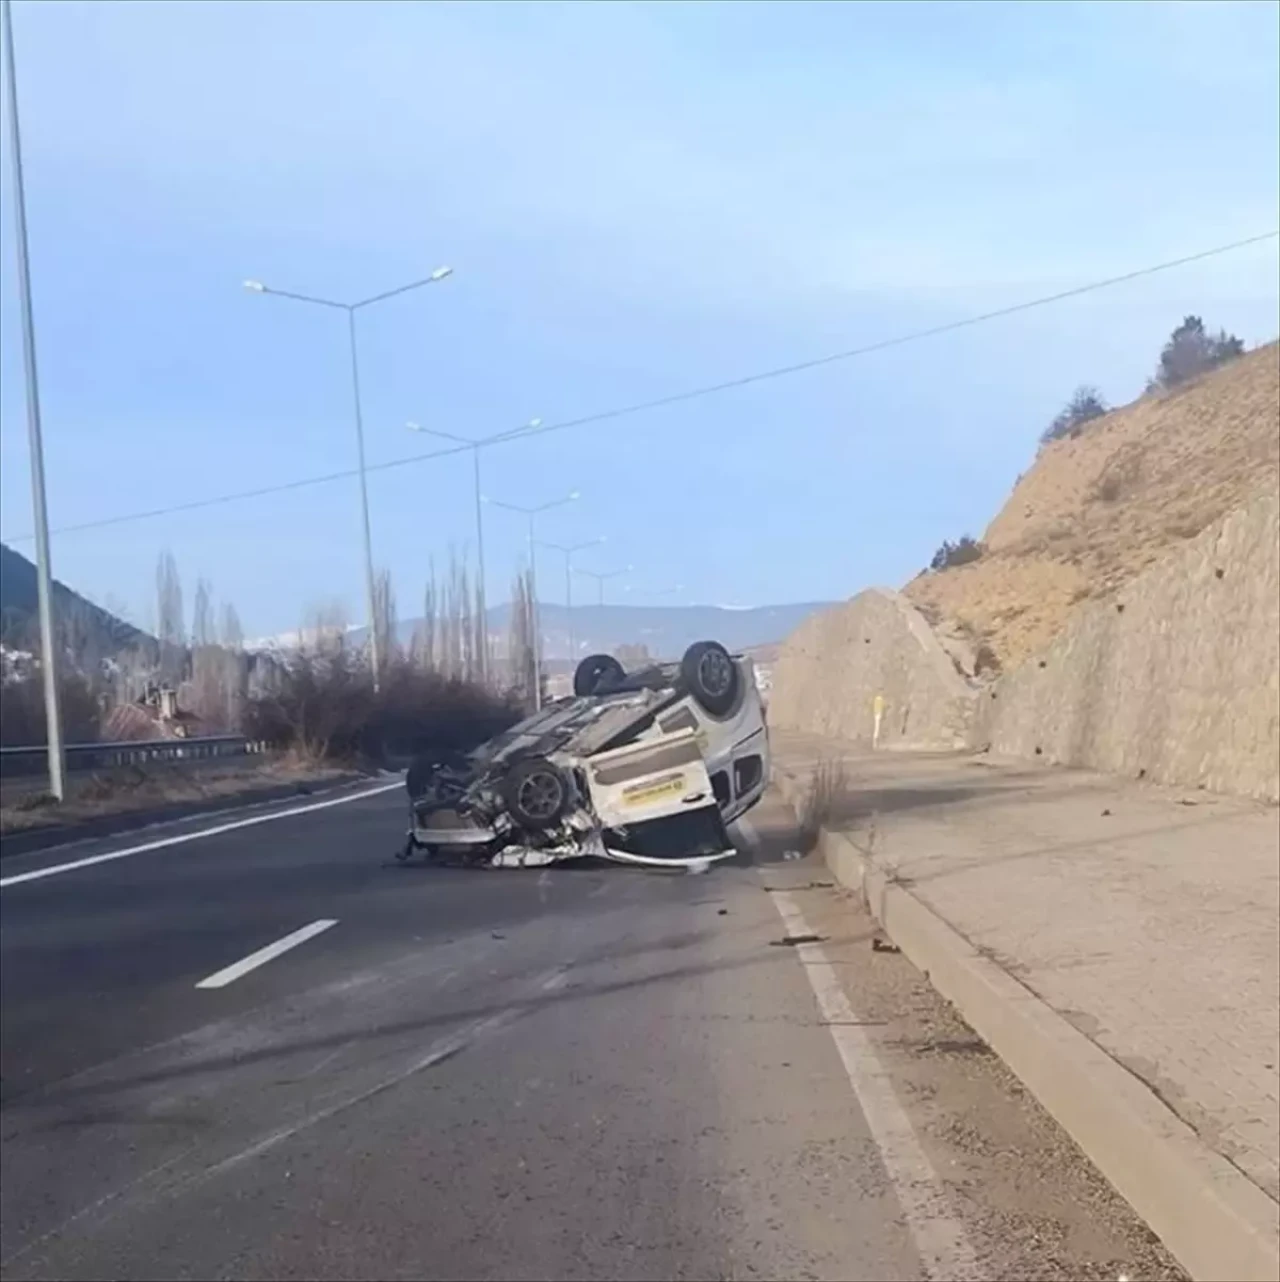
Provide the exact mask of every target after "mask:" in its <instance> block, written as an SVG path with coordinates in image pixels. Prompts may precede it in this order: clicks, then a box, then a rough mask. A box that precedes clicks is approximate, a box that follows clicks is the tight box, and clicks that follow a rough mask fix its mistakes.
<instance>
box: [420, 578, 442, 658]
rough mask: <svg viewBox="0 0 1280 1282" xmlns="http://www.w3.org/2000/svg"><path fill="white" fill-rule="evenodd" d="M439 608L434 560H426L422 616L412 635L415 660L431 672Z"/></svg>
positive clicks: (434, 655) (438, 592) (435, 654)
mask: <svg viewBox="0 0 1280 1282" xmlns="http://www.w3.org/2000/svg"><path fill="white" fill-rule="evenodd" d="M439 610H440V590H439V588H438V586H437V584H436V562H435V558H434V557H431V558H430V559H429V560H428V561H427V582H426V586H425V587H424V588H423V590H422V618H421V619H420V620H419V621H418V627H417V629H416V632H415V635H414V647H415V650H416V656H415V658H416V662H417V664H418V666H419V667H420V668H422V669H423V670H424V671H427V672H431V671H434V670H435V667H436V665H437V663H438V661H439V656H438V654H437V653H436V641H437V638H436V617H437V615H438V613H439Z"/></svg>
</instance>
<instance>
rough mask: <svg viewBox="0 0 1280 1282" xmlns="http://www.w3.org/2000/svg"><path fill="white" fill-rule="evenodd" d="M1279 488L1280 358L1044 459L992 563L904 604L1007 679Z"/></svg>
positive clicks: (925, 587) (949, 577)
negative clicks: (1108, 598) (1007, 672)
mask: <svg viewBox="0 0 1280 1282" xmlns="http://www.w3.org/2000/svg"><path fill="white" fill-rule="evenodd" d="M1278 483H1280V345H1277V344H1275V343H1271V344H1269V345H1268V346H1266V347H1263V348H1260V349H1258V350H1257V351H1255V352H1250V353H1249V354H1248V355H1246V356H1243V357H1241V358H1240V359H1239V360H1237V361H1235V362H1233V363H1232V364H1230V365H1228V366H1225V367H1224V368H1222V369H1220V370H1217V371H1215V372H1214V373H1212V374H1209V375H1207V376H1205V377H1204V378H1202V379H1199V380H1197V381H1196V382H1195V383H1192V384H1189V385H1188V386H1187V387H1184V388H1180V389H1178V390H1177V391H1174V392H1168V393H1164V394H1161V395H1152V396H1145V397H1143V398H1142V399H1141V400H1138V401H1135V402H1134V403H1133V404H1132V405H1129V406H1126V407H1125V408H1124V409H1120V410H1116V411H1114V412H1113V413H1111V414H1108V415H1107V416H1106V417H1105V418H1102V419H1098V420H1097V421H1095V422H1093V423H1090V424H1089V425H1088V426H1087V427H1086V428H1085V429H1084V431H1083V433H1082V434H1081V435H1080V436H1079V437H1077V438H1075V439H1067V440H1061V441H1056V442H1054V443H1052V444H1050V445H1046V446H1044V447H1043V448H1042V449H1041V451H1040V453H1039V455H1038V456H1037V458H1036V461H1035V464H1034V466H1033V467H1032V468H1031V470H1030V471H1028V472H1027V473H1026V475H1025V476H1023V477H1022V478H1021V479H1020V480H1019V481H1018V484H1017V485H1016V486H1015V487H1014V490H1013V493H1012V494H1011V495H1010V497H1009V500H1008V502H1007V503H1006V504H1005V505H1004V508H1003V509H1002V510H1001V512H1000V513H999V515H998V516H997V517H996V518H995V520H994V521H992V522H991V525H990V526H989V527H988V529H987V532H986V535H985V536H984V538H983V542H984V543H985V544H986V547H987V552H986V555H985V556H984V557H983V558H982V560H980V561H976V562H973V563H972V564H969V565H963V566H959V567H956V568H955V569H949V570H943V571H940V572H937V573H930V574H922V575H920V576H919V577H917V578H916V579H914V580H912V582H911V583H909V584H908V585H907V587H906V589H905V592H906V595H907V596H908V597H909V598H910V599H911V600H912V601H913V602H914V603H915V605H917V606H918V607H919V608H920V609H921V610H922V611H923V612H924V613H925V615H926V616H927V617H929V618H930V619H931V620H933V621H935V622H936V623H938V624H940V625H941V626H942V628H943V630H945V631H947V632H951V633H959V634H961V635H964V636H967V637H968V638H969V639H970V640H971V642H972V643H973V644H975V645H977V644H980V643H985V644H986V645H987V646H988V647H990V649H991V650H992V651H993V652H994V654H995V656H996V658H997V659H998V661H999V663H1000V665H1001V666H1002V667H1003V668H1005V669H1008V668H1010V667H1014V666H1016V665H1017V664H1018V663H1020V662H1022V660H1024V659H1026V658H1028V657H1029V656H1030V655H1033V654H1035V653H1037V652H1038V651H1040V650H1042V649H1043V648H1044V647H1045V646H1046V645H1048V644H1049V643H1050V642H1051V641H1052V640H1053V639H1054V638H1055V637H1056V636H1057V634H1058V633H1059V631H1060V630H1061V629H1062V627H1063V625H1064V624H1065V623H1066V620H1067V616H1068V614H1069V613H1070V611H1071V609H1072V607H1073V606H1074V605H1075V604H1076V603H1077V602H1079V601H1081V600H1083V599H1085V598H1087V597H1091V596H1102V595H1106V594H1107V593H1109V592H1112V591H1114V590H1115V589H1116V588H1117V587H1118V586H1119V585H1121V584H1122V583H1125V582H1126V581H1128V580H1129V579H1131V578H1133V576H1134V575H1136V574H1138V573H1140V572H1141V571H1142V570H1144V569H1145V568H1146V567H1147V566H1149V565H1150V564H1151V563H1152V562H1154V561H1156V560H1158V559H1159V558H1160V557H1161V556H1162V554H1163V553H1164V552H1165V551H1166V550H1167V549H1169V548H1170V547H1173V546H1175V545H1176V544H1178V543H1180V542H1182V541H1183V540H1185V539H1189V538H1193V537H1194V536H1195V535H1197V534H1199V533H1200V531H1201V530H1203V529H1204V528H1205V527H1206V526H1208V525H1211V524H1212V523H1213V522H1214V521H1216V520H1218V519H1219V518H1221V517H1222V516H1224V515H1225V514H1226V513H1227V512H1228V511H1230V510H1231V509H1232V508H1234V507H1236V506H1238V505H1239V504H1240V503H1241V502H1243V501H1244V500H1245V499H1246V498H1247V497H1248V496H1249V495H1251V494H1252V493H1254V492H1256V491H1257V490H1258V489H1259V488H1261V487H1266V486H1270V487H1271V488H1273V489H1274V488H1275V487H1276V485H1277V484H1278Z"/></svg>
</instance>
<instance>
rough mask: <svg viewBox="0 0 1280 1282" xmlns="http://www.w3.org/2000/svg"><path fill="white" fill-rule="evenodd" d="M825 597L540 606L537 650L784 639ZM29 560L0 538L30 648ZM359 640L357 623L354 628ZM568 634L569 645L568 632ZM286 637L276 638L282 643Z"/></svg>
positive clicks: (498, 609)
mask: <svg viewBox="0 0 1280 1282" xmlns="http://www.w3.org/2000/svg"><path fill="white" fill-rule="evenodd" d="M53 595H54V608H55V612H56V615H57V618H58V621H59V624H60V626H63V627H69V628H71V629H72V630H73V631H74V632H75V634H77V635H78V636H79V637H80V638H82V639H83V640H84V642H85V643H87V644H86V648H87V649H89V650H90V651H92V652H93V653H95V654H98V655H110V654H113V653H116V652H118V651H121V650H125V649H128V648H130V647H133V646H137V645H139V644H147V643H150V644H154V640H153V638H151V637H149V636H148V635H147V634H146V633H145V632H142V631H141V630H140V629H138V628H135V627H134V626H133V625H132V624H130V623H126V622H125V621H124V620H123V619H119V618H117V617H116V616H115V615H114V614H111V613H110V612H109V611H107V610H104V609H103V608H102V607H101V606H98V605H95V604H94V603H93V602H92V601H90V600H88V599H87V598H85V597H83V596H81V595H80V594H79V593H78V592H75V591H73V590H72V589H71V588H69V587H67V586H66V585H65V584H63V583H59V582H57V581H56V580H55V582H54V587H53ZM829 604H830V603H829V602H826V601H804V602H798V603H793V604H787V605H762V606H753V607H750V608H743V609H737V608H732V607H729V606H718V605H668V606H642V605H582V606H575V607H574V608H573V610H572V612H570V611H568V610H566V609H565V607H564V606H563V605H557V604H554V603H552V602H545V603H544V604H543V606H542V610H541V615H542V637H543V654H544V657H545V659H546V660H547V661H548V663H549V664H550V665H555V664H564V665H565V666H566V667H567V666H569V664H570V661H571V660H572V658H573V657H574V656H575V655H577V656H581V655H584V654H594V653H602V652H610V651H613V650H616V649H617V648H618V647H619V646H623V645H627V646H644V647H646V648H647V649H648V651H649V653H650V654H651V655H652V656H653V657H654V658H655V659H674V658H678V657H679V656H680V655H681V654H683V653H684V651H685V649H686V648H687V647H688V646H690V645H692V644H693V642H695V641H708V640H710V641H719V642H721V643H722V644H724V645H726V646H728V647H729V648H730V649H731V650H746V649H757V648H759V647H761V646H768V645H773V644H775V643H777V642H779V641H782V640H785V638H786V637H788V636H789V635H790V634H791V633H792V632H794V631H795V629H796V628H797V627H799V625H800V624H801V623H802V622H803V621H804V620H805V619H807V618H808V617H809V615H811V614H813V613H814V612H815V611H817V610H822V609H825V608H826V607H827V606H828V605H829ZM418 625H419V620H417V619H402V620H401V621H400V624H399V634H400V639H401V641H402V642H403V643H404V644H408V643H409V641H411V640H412V638H413V634H414V632H415V630H416V629H417V627H418ZM37 626H38V623H37V594H36V567H35V566H34V565H33V564H32V563H31V562H30V561H28V560H27V558H26V557H24V556H23V555H22V554H21V553H19V552H15V551H14V550H13V549H12V548H10V547H6V546H5V545H4V544H0V639H2V640H3V642H4V644H5V646H6V647H7V648H9V649H30V648H31V647H32V645H33V644H34V642H35V640H36V636H37V632H36V629H37ZM510 627H511V607H510V605H509V604H504V605H498V606H494V607H493V608H491V609H490V610H489V633H490V635H491V636H492V637H493V639H494V642H495V648H496V649H497V650H498V651H499V652H501V651H502V650H503V649H504V648H505V642H506V639H507V637H508V635H509V633H510ZM350 635H351V639H352V640H353V641H356V642H358V641H359V640H360V639H361V637H362V636H363V635H364V629H363V628H357V629H353V630H352V631H351V634H350ZM571 635H572V646H571V645H570V637H571ZM291 640H293V638H286V637H280V638H276V641H277V643H279V644H285V645H288V644H289V643H290V641H291Z"/></svg>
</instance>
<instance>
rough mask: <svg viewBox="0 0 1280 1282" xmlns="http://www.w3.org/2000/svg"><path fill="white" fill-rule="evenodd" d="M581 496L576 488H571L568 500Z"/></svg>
mask: <svg viewBox="0 0 1280 1282" xmlns="http://www.w3.org/2000/svg"><path fill="white" fill-rule="evenodd" d="M581 497H582V495H581V494H580V493H579V492H578V491H577V490H572V491H570V494H569V498H570V500H573V499H580V498H581Z"/></svg>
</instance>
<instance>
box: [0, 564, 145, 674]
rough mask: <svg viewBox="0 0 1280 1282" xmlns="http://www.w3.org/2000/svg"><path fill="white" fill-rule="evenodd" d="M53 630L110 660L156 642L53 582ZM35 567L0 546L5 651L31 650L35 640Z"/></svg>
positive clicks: (1, 624)
mask: <svg viewBox="0 0 1280 1282" xmlns="http://www.w3.org/2000/svg"><path fill="white" fill-rule="evenodd" d="M53 610H54V620H55V623H56V625H57V626H58V627H59V628H61V629H63V630H64V633H63V634H64V636H67V637H68V639H69V640H71V639H73V638H74V640H75V642H76V644H77V645H78V646H79V647H80V648H82V649H83V651H84V652H87V653H90V654H93V655H99V656H108V655H112V654H116V653H119V652H120V651H121V650H127V649H130V648H132V647H134V646H137V645H143V644H147V643H151V644H154V641H153V639H152V638H151V637H149V636H148V635H147V634H146V633H145V632H143V631H141V630H140V629H139V628H135V627H134V626H133V624H131V623H126V622H125V621H124V620H123V619H118V618H116V616H115V615H114V614H112V613H110V611H107V610H104V609H103V608H102V607H101V606H100V605H94V603H93V602H92V601H90V600H89V599H88V598H87V597H82V596H81V595H80V594H79V593H78V592H75V591H73V590H72V589H71V588H69V587H67V585H66V584H65V583H59V582H58V580H57V579H55V580H54V581H53ZM38 629H39V594H38V589H37V585H36V567H35V566H34V565H33V564H32V563H31V562H30V561H28V560H27V558H26V557H25V556H23V555H22V553H21V552H15V551H14V550H13V549H12V548H11V547H7V546H6V545H5V544H3V543H0V641H3V643H4V645H5V646H6V647H7V648H8V649H13V650H20V649H21V650H29V649H31V648H32V647H33V646H34V645H35V644H36V643H37V641H38V637H39V631H38Z"/></svg>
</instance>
